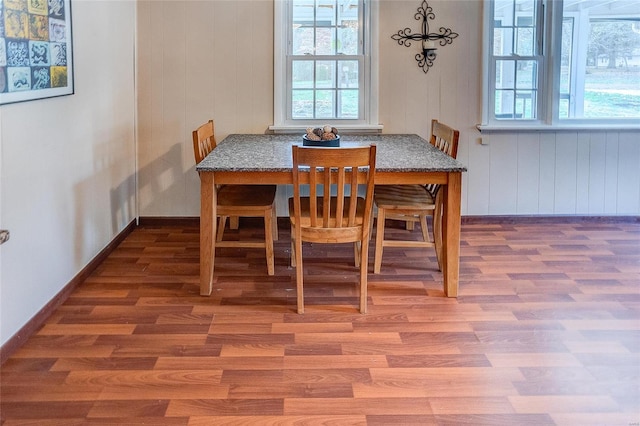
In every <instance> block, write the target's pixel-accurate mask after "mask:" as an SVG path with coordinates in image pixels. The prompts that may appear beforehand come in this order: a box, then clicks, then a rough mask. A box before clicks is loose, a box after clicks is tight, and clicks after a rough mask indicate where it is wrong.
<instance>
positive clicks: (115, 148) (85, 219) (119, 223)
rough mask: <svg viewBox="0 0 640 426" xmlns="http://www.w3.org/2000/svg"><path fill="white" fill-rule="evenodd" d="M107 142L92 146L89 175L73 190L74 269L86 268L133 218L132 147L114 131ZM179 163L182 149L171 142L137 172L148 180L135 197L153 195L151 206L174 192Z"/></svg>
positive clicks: (180, 175)
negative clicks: (157, 156)
mask: <svg viewBox="0 0 640 426" xmlns="http://www.w3.org/2000/svg"><path fill="white" fill-rule="evenodd" d="M108 139H109V140H108V142H105V143H103V144H100V145H98V146H96V147H94V154H93V158H94V163H93V164H94V171H93V173H92V174H91V175H90V176H89V177H88V178H87V179H85V180H83V181H81V182H79V183H77V184H76V185H75V187H74V197H75V209H74V214H75V218H74V219H75V220H74V224H73V226H74V228H73V233H74V235H73V237H72V238H73V240H72V241H73V244H74V259H75V262H76V264H77V265H83V264H85V263H86V262H87V261H88V260H89V259H91V258H92V257H93V256H95V255H96V253H98V252H99V251H100V250H102V249H103V248H104V247H105V246H106V245H107V244H108V243H109V242H110V241H111V240H112V239H113V238H114V237H115V236H116V235H117V234H118V233H119V232H121V231H122V230H123V229H124V228H125V227H126V226H127V225H129V224H130V223H131V221H132V220H134V219H136V190H135V188H136V174H135V152H133V149H132V148H130V147H129V146H128V145H131V146H132V144H131V143H130V137H129V138H127V135H121V134H119V133H117V132H114V133H113V135H111V136H109V138H108ZM129 151H131V153H130V154H129ZM123 153H124V154H123ZM180 164H182V154H181V148H180V144H175V145H173V146H172V147H171V149H169V150H168V151H167V152H166V153H165V154H164V155H162V156H161V157H159V158H157V159H155V160H154V161H153V162H152V163H150V164H148V165H146V166H145V167H143V168H142V169H140V170H139V172H138V173H139V177H140V179H141V180H140V181H141V182H150V184H148V185H147V186H146V187H144V188H140V193H142V192H143V191H144V192H147V193H148V194H151V193H152V194H153V196H152V197H151V196H149V195H147V197H146V199H151V200H153V202H154V203H155V202H159V201H157V200H162V198H163V194H165V193H167V192H170V191H176V189H177V188H176V185H182V183H183V182H184V176H183V171H182V170H181V168H180V166H179V165H180ZM132 170H134V172H133V173H132ZM123 176H124V178H123ZM107 194H108V195H107ZM107 196H108V197H109V198H108V199H107V198H106V197H107Z"/></svg>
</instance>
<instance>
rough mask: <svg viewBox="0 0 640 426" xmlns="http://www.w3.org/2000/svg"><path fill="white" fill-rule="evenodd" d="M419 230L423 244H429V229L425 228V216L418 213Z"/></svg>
mask: <svg viewBox="0 0 640 426" xmlns="http://www.w3.org/2000/svg"><path fill="white" fill-rule="evenodd" d="M420 228H421V231H422V239H423V240H424V242H425V243H430V242H431V239H430V238H429V228H427V215H426V214H425V213H420Z"/></svg>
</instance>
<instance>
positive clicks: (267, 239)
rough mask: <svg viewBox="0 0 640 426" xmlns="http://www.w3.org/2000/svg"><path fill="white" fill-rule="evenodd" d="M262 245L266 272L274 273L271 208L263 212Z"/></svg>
mask: <svg viewBox="0 0 640 426" xmlns="http://www.w3.org/2000/svg"><path fill="white" fill-rule="evenodd" d="M264 213H265V214H264V243H265V244H264V246H265V252H266V253H265V254H266V256H267V274H269V275H274V274H275V265H274V261H273V211H272V210H271V209H269V210H266V211H265V212H264Z"/></svg>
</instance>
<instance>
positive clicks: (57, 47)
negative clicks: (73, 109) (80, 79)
mask: <svg viewBox="0 0 640 426" xmlns="http://www.w3.org/2000/svg"><path fill="white" fill-rule="evenodd" d="M72 93H73V67H72V43H71V3H70V0H1V3H0V104H7V103H12V102H21V101H28V100H33V99H41V98H48V97H53V96H61V95H69V94H72Z"/></svg>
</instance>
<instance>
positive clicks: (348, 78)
mask: <svg viewBox="0 0 640 426" xmlns="http://www.w3.org/2000/svg"><path fill="white" fill-rule="evenodd" d="M338 73H339V74H338V75H339V77H338V87H340V88H341V89H345V88H357V87H358V85H359V82H358V61H338Z"/></svg>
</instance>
